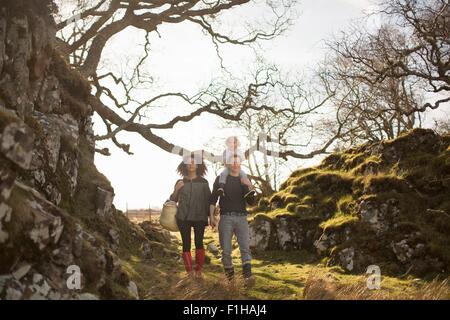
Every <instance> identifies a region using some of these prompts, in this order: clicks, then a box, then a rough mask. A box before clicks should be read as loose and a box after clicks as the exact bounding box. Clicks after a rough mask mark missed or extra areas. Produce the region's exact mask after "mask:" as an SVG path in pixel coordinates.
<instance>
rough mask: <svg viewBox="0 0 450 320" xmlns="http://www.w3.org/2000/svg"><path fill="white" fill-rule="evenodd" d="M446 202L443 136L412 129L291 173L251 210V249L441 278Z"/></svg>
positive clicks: (449, 190)
mask: <svg viewBox="0 0 450 320" xmlns="http://www.w3.org/2000/svg"><path fill="white" fill-rule="evenodd" d="M449 199H450V137H449V136H439V135H438V134H436V133H435V132H433V131H432V130H427V129H415V130H412V131H410V132H408V133H405V134H403V135H401V136H400V137H398V138H397V139H394V140H389V141H383V142H380V143H374V144H366V145H362V146H359V147H356V148H353V149H350V150H346V151H343V152H340V153H335V154H332V155H330V156H328V157H327V158H325V159H324V160H323V161H322V163H321V164H320V165H319V166H317V167H313V168H307V169H300V170H297V171H295V172H293V173H292V175H291V176H290V177H289V178H288V179H287V180H286V182H284V183H283V184H282V186H281V189H280V191H279V192H277V193H275V194H274V195H272V196H271V198H270V199H263V202H264V203H265V205H264V206H262V205H259V207H258V208H256V209H254V210H255V211H256V212H258V211H259V213H258V214H257V215H256V216H255V218H254V219H253V221H252V222H251V223H250V234H251V245H252V247H253V248H254V249H255V250H273V249H278V250H308V251H311V252H313V253H315V254H317V256H318V257H320V258H321V259H324V261H327V263H328V264H329V265H339V266H341V267H342V269H344V270H346V271H347V272H353V273H362V272H365V271H366V269H367V268H368V267H369V266H370V265H378V266H379V267H380V268H381V271H382V272H384V273H386V274H393V275H402V274H406V273H413V274H416V275H419V276H423V275H427V274H440V273H448V272H449V271H450V270H449V267H450V256H449V255H448V250H447V248H448V246H449V245H450V237H449V234H450V233H449V231H450V211H449V210H450V202H449ZM260 202H261V201H260Z"/></svg>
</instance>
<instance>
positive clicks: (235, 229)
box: [219, 215, 252, 269]
mask: <svg viewBox="0 0 450 320" xmlns="http://www.w3.org/2000/svg"><path fill="white" fill-rule="evenodd" d="M233 234H236V238H237V241H238V244H239V250H240V251H241V260H242V265H246V264H250V263H251V260H252V256H251V252H250V246H249V227H248V222H247V216H245V215H243V216H229V215H220V221H219V240H220V247H221V248H222V264H223V266H224V268H225V269H229V268H233V261H232V259H231V251H232V246H231V239H232V238H233Z"/></svg>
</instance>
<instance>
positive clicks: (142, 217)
mask: <svg viewBox="0 0 450 320" xmlns="http://www.w3.org/2000/svg"><path fill="white" fill-rule="evenodd" d="M124 214H125V216H126V217H127V218H128V219H129V220H130V221H131V222H133V223H141V222H143V221H154V222H156V221H159V216H160V211H156V210H155V211H154V210H152V212H151V213H149V212H148V210H146V211H144V210H141V211H138V212H132V211H129V212H125V213H124Z"/></svg>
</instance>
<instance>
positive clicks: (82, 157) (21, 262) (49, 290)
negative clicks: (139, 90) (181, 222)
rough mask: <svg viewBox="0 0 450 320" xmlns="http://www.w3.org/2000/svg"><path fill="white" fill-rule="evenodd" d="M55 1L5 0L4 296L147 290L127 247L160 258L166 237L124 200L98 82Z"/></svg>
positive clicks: (0, 159) (0, 284) (1, 65)
mask: <svg viewBox="0 0 450 320" xmlns="http://www.w3.org/2000/svg"><path fill="white" fill-rule="evenodd" d="M51 6H52V2H51V1H48V0H44V1H37V0H28V1H24V0H18V1H9V0H7V1H2V2H1V4H0V257H1V258H0V299H89V300H92V299H99V298H130V299H135V298H139V297H140V296H139V288H138V286H137V285H136V283H135V282H133V281H132V279H131V277H130V275H129V274H128V273H127V272H126V270H125V269H124V268H123V267H122V260H121V257H120V251H121V250H120V248H121V246H122V247H123V248H132V247H133V246H136V243H137V244H138V245H139V244H141V245H142V246H143V247H145V252H139V251H138V250H139V247H137V248H136V252H135V254H138V255H139V254H141V255H142V256H143V257H147V258H152V257H153V256H154V255H155V254H156V253H157V252H158V248H160V247H161V246H162V247H165V246H164V245H162V243H161V242H162V241H165V240H166V239H163V238H162V236H161V237H160V238H158V239H150V238H148V237H147V236H146V233H145V232H144V231H143V230H142V229H141V228H139V227H138V226H135V225H132V224H131V223H129V222H128V220H127V219H126V218H125V217H124V215H123V214H122V213H121V212H120V211H118V210H116V209H115V208H114V205H113V199H114V190H113V189H112V187H111V185H110V183H109V181H108V180H107V179H106V178H105V177H104V176H103V175H102V174H101V173H99V172H98V171H97V169H96V167H95V165H94V163H93V161H94V136H93V131H92V120H91V117H92V113H93V111H92V108H91V107H90V105H89V104H88V102H87V101H88V97H89V95H90V85H89V83H88V82H87V81H86V80H85V79H83V78H82V77H81V76H80V75H79V74H78V73H77V72H76V71H74V70H72V69H71V68H70V66H69V65H68V63H67V61H65V59H64V58H62V57H61V55H60V54H59V53H58V51H57V50H56V49H55V46H54V41H55V30H56V29H55V24H54V21H53V19H52V17H51V15H50V7H51ZM130 250H131V249H130ZM133 254H134V253H133Z"/></svg>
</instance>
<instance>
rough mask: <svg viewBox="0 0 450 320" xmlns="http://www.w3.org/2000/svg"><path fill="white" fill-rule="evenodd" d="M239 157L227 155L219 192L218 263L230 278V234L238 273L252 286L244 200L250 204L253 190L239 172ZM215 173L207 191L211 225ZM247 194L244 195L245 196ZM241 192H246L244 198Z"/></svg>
mask: <svg viewBox="0 0 450 320" xmlns="http://www.w3.org/2000/svg"><path fill="white" fill-rule="evenodd" d="M242 160H243V159H241V157H240V156H239V155H238V154H233V155H230V157H229V159H227V162H226V163H227V166H228V168H229V175H228V177H227V180H226V183H225V186H224V189H225V190H224V191H225V192H224V195H221V196H220V201H219V207H220V222H219V240H220V247H221V249H222V264H223V267H224V271H225V275H226V276H227V278H228V280H230V281H231V280H233V278H234V267H233V261H232V259H231V251H232V245H231V240H232V238H233V234H236V238H237V241H238V244H239V251H240V253H241V261H242V273H243V275H244V280H245V285H246V286H247V287H250V286H253V285H254V283H255V279H254V277H253V276H252V266H251V259H252V256H251V252H250V246H249V227H248V221H247V215H248V212H247V209H246V204H250V205H253V204H254V203H255V197H254V194H251V195H250V196H248V194H249V191H250V190H249V187H248V186H247V185H245V183H244V182H243V181H242V178H241V177H240V176H239V173H240V170H241V161H242ZM218 189H219V177H217V178H216V180H215V182H214V186H213V191H212V194H211V202H210V221H211V225H212V226H213V227H215V220H214V210H215V206H216V203H217V200H218V198H219V191H218ZM246 195H247V196H246ZM244 196H246V197H245V198H244Z"/></svg>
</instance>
